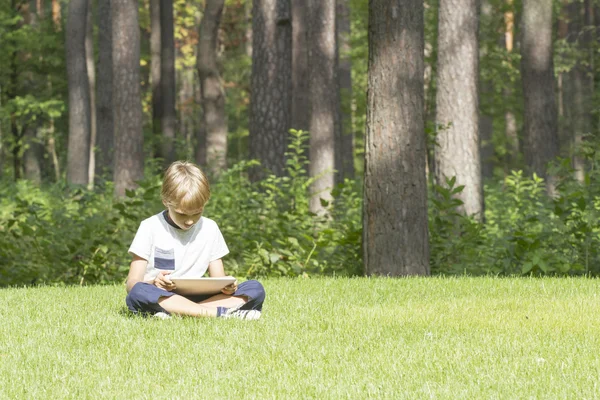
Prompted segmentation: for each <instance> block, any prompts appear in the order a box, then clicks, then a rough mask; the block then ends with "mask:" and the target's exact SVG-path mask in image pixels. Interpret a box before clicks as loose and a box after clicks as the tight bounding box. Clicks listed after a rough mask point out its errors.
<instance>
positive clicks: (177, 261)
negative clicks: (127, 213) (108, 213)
mask: <svg viewBox="0 0 600 400" xmlns="http://www.w3.org/2000/svg"><path fill="white" fill-rule="evenodd" d="M129 253H130V254H135V255H137V256H139V257H141V258H143V259H145V260H147V261H148V266H147V267H146V274H145V276H144V280H150V279H154V278H155V277H156V276H157V275H158V272H159V271H160V270H166V271H173V272H172V273H171V276H172V277H177V278H181V277H186V278H201V277H202V276H203V275H204V273H205V272H206V270H207V269H208V264H209V263H210V262H211V261H214V260H218V259H219V258H222V257H223V256H225V255H227V254H228V253H229V249H228V248H227V244H226V243H225V239H223V235H222V234H221V231H220V230H219V227H218V226H217V223H216V222H215V221H213V220H212V219H209V218H205V217H201V218H200V220H198V222H197V223H196V225H194V226H193V227H192V228H190V229H189V230H183V229H177V228H174V227H173V226H171V225H169V223H168V222H167V221H166V220H165V217H164V216H163V215H162V212H161V213H159V214H156V215H153V216H152V217H150V218H148V219H145V220H143V221H142V223H141V224H140V227H139V228H138V231H137V233H136V234H135V238H134V239H133V242H132V243H131V246H130V247H129Z"/></svg>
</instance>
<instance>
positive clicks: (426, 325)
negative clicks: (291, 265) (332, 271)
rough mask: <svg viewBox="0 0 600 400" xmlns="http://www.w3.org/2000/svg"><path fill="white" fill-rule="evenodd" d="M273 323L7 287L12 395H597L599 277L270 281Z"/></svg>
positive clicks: (1, 362)
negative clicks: (129, 308) (130, 310)
mask: <svg viewBox="0 0 600 400" xmlns="http://www.w3.org/2000/svg"><path fill="white" fill-rule="evenodd" d="M263 282H264V284H265V287H266V290H267V302H266V304H265V309H264V313H263V317H262V318H261V319H260V320H259V321H239V320H220V319H219V320H218V319H193V318H172V319H170V320H159V319H154V318H139V317H131V316H129V315H127V313H125V312H124V307H123V304H124V293H125V290H124V288H123V287H122V286H120V285H116V286H91V287H42V288H11V289H0V318H1V321H2V323H1V324H0V335H1V337H2V339H1V341H0V398H2V399H3V398H8V399H26V398H31V399H61V398H72V399H88V398H89V399H96V398H108V399H120V398H133V399H176V398H181V399H190V398H198V399H215V398H228V397H231V398H242V399H246V398H249V399H252V398H267V399H288V398H298V399H306V398H318V399H336V398H350V399H366V398H377V399H386V398H389V399H398V398H410V399H421V398H436V399H440V398H442V399H444V398H445V399H459V398H462V399H475V398H487V399H489V398H502V399H510V398H515V399H522V398H536V399H566V398H571V399H575V398H577V399H583V398H587V399H591V398H599V397H600V387H599V382H600V297H599V296H598V294H597V287H598V280H596V279H551V278H544V279H529V278H524V279H508V278H506V279H499V278H466V277H465V278H409V279H385V278H379V279H367V278H357V279H342V278H338V279H333V278H316V279H315V278H312V279H298V280H292V279H268V280H264V281H263Z"/></svg>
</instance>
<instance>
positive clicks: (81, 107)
mask: <svg viewBox="0 0 600 400" xmlns="http://www.w3.org/2000/svg"><path fill="white" fill-rule="evenodd" d="M87 9H88V0H72V1H71V2H70V3H69V15H68V19H67V28H66V50H67V59H66V63H67V77H68V85H69V147H68V154H67V181H68V182H69V183H71V184H76V185H87V183H88V168H89V158H90V84H89V79H88V73H87V66H86V54H85V32H86V21H87Z"/></svg>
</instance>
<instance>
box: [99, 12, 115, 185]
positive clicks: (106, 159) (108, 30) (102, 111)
mask: <svg viewBox="0 0 600 400" xmlns="http://www.w3.org/2000/svg"><path fill="white" fill-rule="evenodd" d="M111 2H112V0H98V79H97V81H98V85H97V88H98V90H97V92H96V93H97V99H96V146H97V152H96V159H95V166H96V176H105V177H106V176H109V177H110V176H112V175H113V163H114V160H113V151H114V110H113V60H112V21H111Z"/></svg>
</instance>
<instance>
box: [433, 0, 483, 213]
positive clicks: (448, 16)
mask: <svg viewBox="0 0 600 400" xmlns="http://www.w3.org/2000/svg"><path fill="white" fill-rule="evenodd" d="M477 4H478V3H477V1H476V0H441V2H440V9H439V24H438V65H437V95H436V125H437V126H438V133H437V142H438V143H439V147H437V148H436V149H435V179H436V182H437V184H438V185H441V186H446V178H451V177H456V182H457V186H458V185H464V186H465V187H464V189H463V191H462V193H460V194H458V195H457V197H458V198H459V199H460V200H462V202H463V203H464V204H463V205H462V206H461V207H460V208H461V210H462V211H463V212H464V213H466V214H467V215H473V216H475V217H476V218H482V217H483V185H482V183H481V158H480V154H479V98H478V89H477V87H478V78H479V41H478V38H477V35H478V23H479V15H478V9H477Z"/></svg>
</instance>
